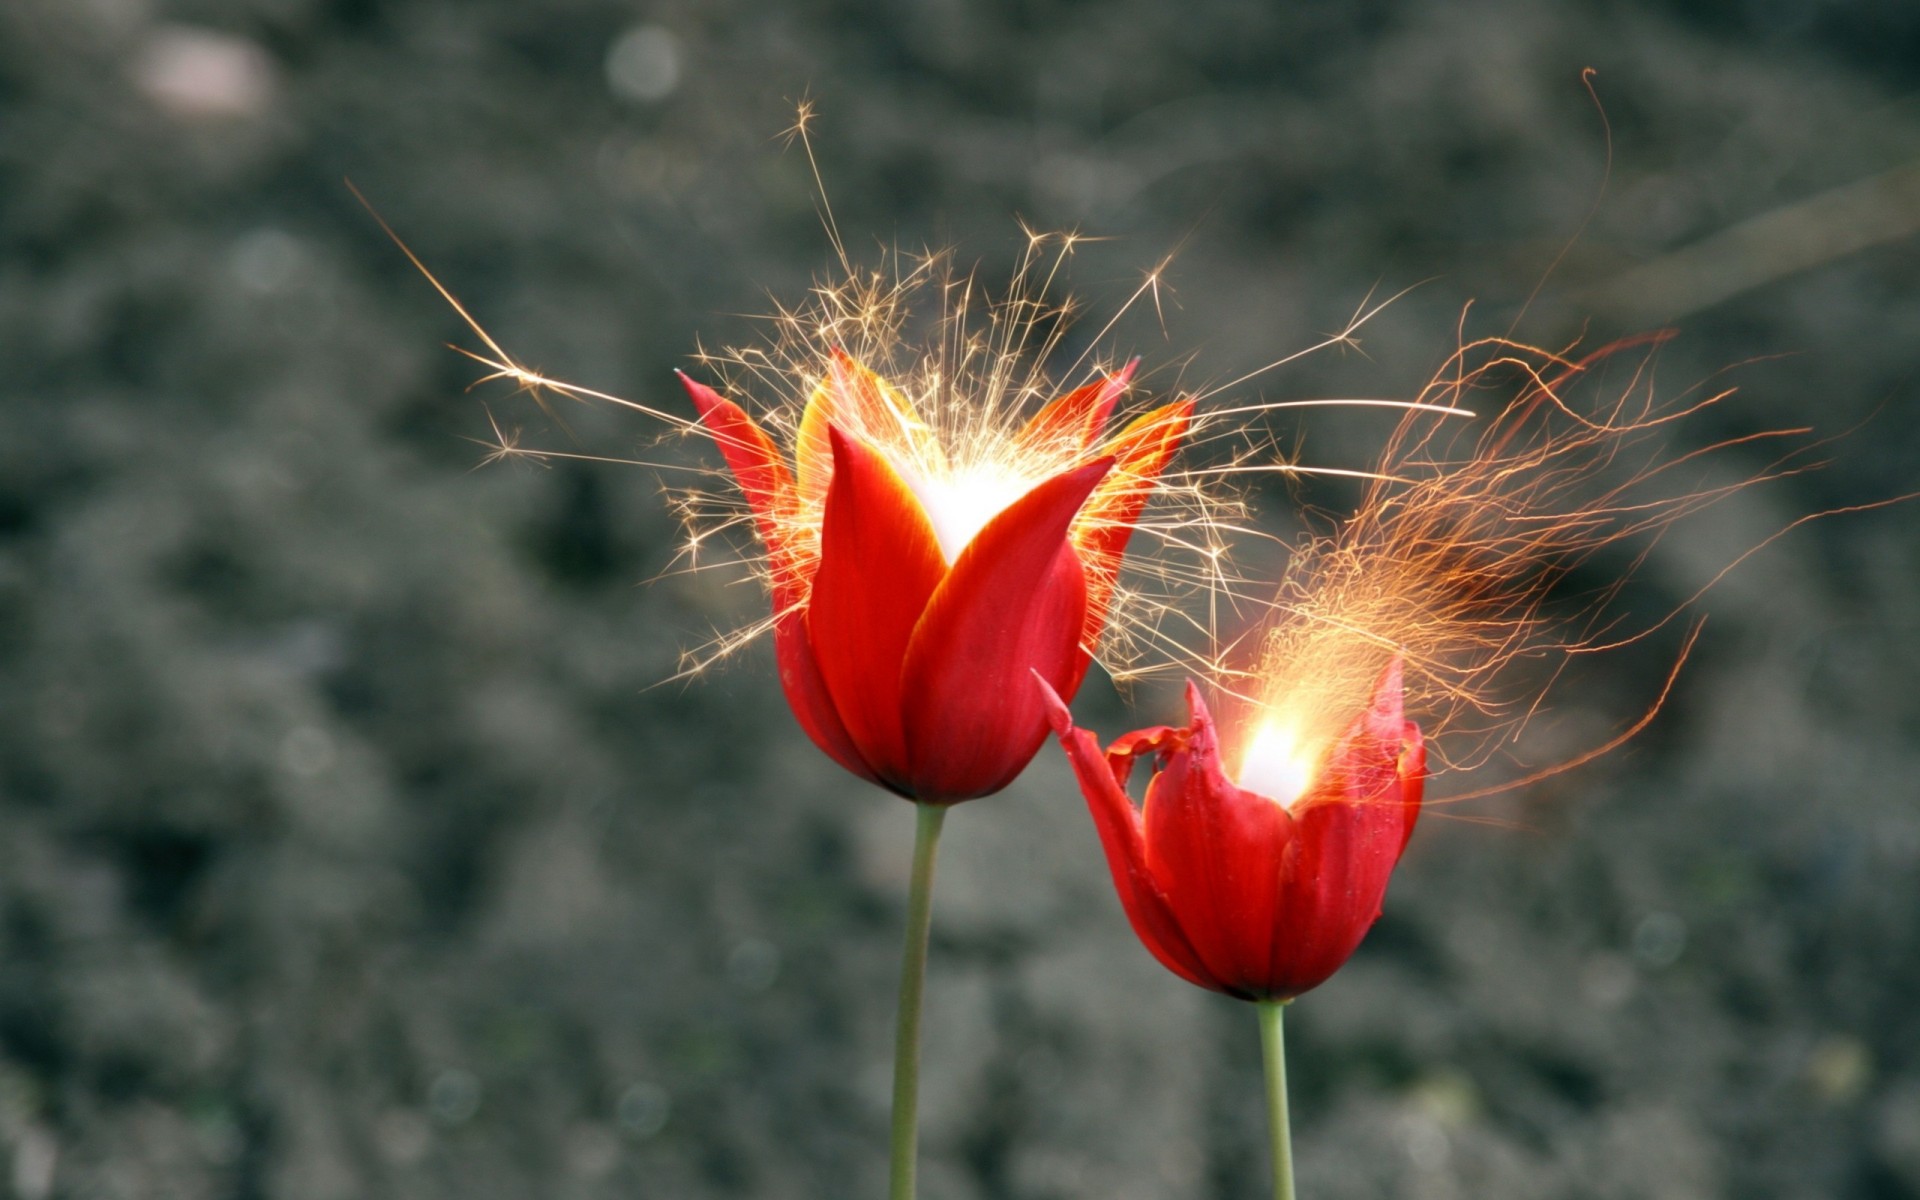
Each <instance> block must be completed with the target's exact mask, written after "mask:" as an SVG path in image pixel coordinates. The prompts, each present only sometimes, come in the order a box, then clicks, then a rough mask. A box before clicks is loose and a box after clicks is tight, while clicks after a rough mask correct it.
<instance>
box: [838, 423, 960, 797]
mask: <svg viewBox="0 0 1920 1200" xmlns="http://www.w3.org/2000/svg"><path fill="white" fill-rule="evenodd" d="M829 433H830V438H831V441H832V446H833V482H832V484H831V485H830V486H829V487H828V489H827V500H826V513H825V517H824V519H823V520H822V522H821V530H820V566H819V569H818V570H817V571H816V572H815V574H814V578H813V589H812V593H811V595H810V596H809V597H808V601H807V631H808V635H809V637H810V639H811V641H812V644H813V652H814V654H815V656H816V657H817V660H818V663H819V668H820V678H821V680H822V682H824V683H825V685H826V689H827V692H828V694H830V695H831V696H832V697H833V706H834V708H835V709H837V710H838V711H839V714H840V719H841V721H842V722H844V723H845V725H846V730H847V734H848V736H849V737H850V738H851V739H852V741H853V744H854V745H855V746H856V747H858V749H859V751H860V757H861V758H863V759H865V760H866V762H867V763H868V764H870V765H871V767H872V768H873V770H874V771H875V772H876V773H877V774H878V775H879V776H880V777H881V778H882V779H883V780H884V781H886V782H887V783H888V784H889V786H893V787H895V788H896V789H898V788H900V787H901V786H902V784H903V781H905V780H906V779H907V778H908V775H907V762H908V759H907V752H906V738H905V736H904V734H903V732H902V725H901V713H900V708H901V704H900V700H901V696H900V677H901V669H900V668H901V663H902V662H903V661H904V660H905V658H906V655H907V644H908V641H909V639H910V638H911V637H912V636H913V632H914V626H915V624H916V622H918V621H919V620H920V617H921V614H922V612H924V611H925V609H926V607H927V602H928V598H929V597H931V596H932V595H933V594H934V589H935V588H936V587H937V586H938V585H939V584H940V582H941V579H942V577H943V576H945V575H946V574H947V565H946V559H945V558H944V557H942V555H941V553H940V544H939V542H937V541H936V540H935V539H934V535H933V527H932V526H931V525H929V524H928V523H927V517H926V514H925V513H924V512H922V511H921V508H920V503H919V501H918V500H916V499H914V496H913V492H912V491H911V490H910V489H909V488H908V487H907V485H906V484H905V483H904V482H902V481H901V479H900V476H899V475H897V474H895V473H894V470H893V468H892V467H891V466H889V465H888V464H887V461H886V459H885V458H883V457H882V456H881V455H879V454H878V453H876V452H874V451H873V450H870V449H868V448H867V447H866V446H864V445H862V444H861V443H860V442H858V441H856V440H855V439H853V438H850V437H848V436H846V435H845V434H843V433H841V432H840V430H839V429H838V428H833V429H831V430H830V431H829Z"/></svg>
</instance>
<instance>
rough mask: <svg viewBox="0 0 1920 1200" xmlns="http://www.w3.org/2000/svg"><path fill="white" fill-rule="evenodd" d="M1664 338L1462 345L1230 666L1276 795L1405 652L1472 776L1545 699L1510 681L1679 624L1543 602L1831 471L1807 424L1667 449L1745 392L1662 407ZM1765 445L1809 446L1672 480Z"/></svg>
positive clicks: (1255, 768) (1224, 686)
mask: <svg viewBox="0 0 1920 1200" xmlns="http://www.w3.org/2000/svg"><path fill="white" fill-rule="evenodd" d="M1664 340H1665V335H1651V336H1648V337H1645V338H1641V339H1635V340H1631V341H1627V342H1622V343H1617V344H1614V345H1610V346H1607V347H1604V348H1602V349H1600V350H1597V351H1594V352H1592V353H1589V354H1586V355H1584V356H1581V357H1574V355H1573V352H1572V351H1571V350H1568V351H1561V352H1553V351H1547V350H1542V349H1538V348H1536V347H1530V346H1525V345H1521V344H1519V343H1516V342H1512V341H1510V340H1507V339H1499V338H1496V339H1486V340H1481V341H1475V342H1469V343H1464V344H1462V345H1461V347H1460V348H1459V349H1458V350H1457V351H1456V352H1455V354H1454V355H1453V356H1452V357H1451V358H1450V359H1449V360H1448V361H1447V363H1446V364H1445V366H1444V368H1443V369H1442V371H1441V372H1440V373H1439V374H1438V375H1437V376H1436V378H1435V380H1434V381H1433V382H1432V383H1431V384H1430V385H1429V386H1428V387H1427V389H1426V390H1425V392H1424V393H1423V394H1422V396H1421V398H1420V401H1421V406H1420V408H1419V409H1417V410H1415V411H1413V412H1410V413H1409V414H1408V416H1407V418H1406V419H1405V420H1404V421H1403V422H1402V424H1401V425H1400V427H1399V430H1398V431H1397V432H1396V434H1395V435H1394V437H1393V438H1392V439H1391V440H1390V442H1389V444H1388V446H1387V448H1386V450H1385V452H1384V453H1383V454H1382V456H1381V459H1380V462H1379V464H1378V468H1377V470H1376V471H1374V472H1373V473H1372V482H1370V483H1369V485H1368V487H1367V490H1366V492H1365V495H1364V497H1363V499H1362V501H1361V503H1360V505H1359V506H1358V508H1357V510H1356V511H1355V512H1354V514H1353V515H1352V516H1351V517H1349V518H1348V519H1346V520H1345V521H1344V522H1342V523H1341V524H1340V525H1339V526H1338V527H1337V528H1336V529H1334V530H1333V531H1331V532H1329V533H1326V534H1323V535H1320V536H1316V537H1311V538H1308V539H1307V540H1305V541H1304V542H1302V543H1301V544H1300V545H1298V546H1296V547H1295V548H1294V550H1293V554H1292V558H1291V560H1290V563H1289V565H1288V568H1287V570H1286V572H1285V574H1284V576H1283V578H1282V580H1281V583H1280V585H1279V588H1278V590H1277V594H1275V595H1274V596H1273V598H1272V601H1271V609H1270V611H1269V612H1268V614H1267V617H1266V618H1265V620H1264V622H1263V623H1262V624H1261V626H1260V629H1259V631H1258V633H1257V634H1256V635H1255V636H1253V637H1251V638H1249V639H1246V640H1245V641H1244V642H1243V643H1242V644H1241V646H1240V647H1239V648H1238V650H1237V652H1236V653H1234V654H1231V655H1227V656H1223V657H1224V658H1225V659H1226V660H1227V661H1224V662H1223V663H1222V664H1221V666H1220V668H1219V669H1218V670H1216V672H1215V674H1214V679H1215V681H1216V683H1217V684H1218V685H1219V686H1220V688H1221V690H1222V691H1223V692H1224V693H1226V694H1228V695H1229V696H1231V697H1232V700H1231V701H1230V703H1232V704H1235V705H1237V706H1238V709H1239V711H1238V712H1237V713H1236V715H1235V717H1234V719H1233V720H1231V721H1230V722H1227V723H1226V724H1227V725H1228V727H1229V728H1235V729H1239V730H1242V731H1244V734H1243V736H1244V738H1245V742H1244V744H1243V746H1242V748H1241V750H1240V754H1241V761H1242V762H1243V764H1244V765H1243V767H1242V772H1243V774H1258V775H1259V776H1260V778H1261V779H1262V780H1263V781H1264V786H1265V787H1267V788H1269V789H1272V790H1271V791H1270V792H1269V794H1273V795H1293V794H1297V792H1298V791H1299V783H1301V782H1304V781H1305V780H1306V779H1307V778H1308V777H1310V774H1311V764H1313V763H1314V762H1315V761H1317V759H1318V757H1319V756H1320V755H1321V754H1322V753H1323V752H1324V751H1325V749H1326V747H1327V746H1329V745H1330V744H1331V743H1332V742H1333V741H1334V740H1335V739H1336V738H1337V737H1338V736H1339V734H1340V728H1339V725H1340V723H1341V722H1344V721H1345V720H1347V719H1348V718H1349V716H1350V714H1352V713H1353V712H1355V711H1359V710H1360V709H1361V708H1362V707H1363V706H1364V704H1365V703H1366V701H1367V697H1368V695H1369V692H1370V689H1371V688H1372V686H1373V684H1374V680H1375V679H1376V678H1377V676H1378V674H1379V672H1380V670H1381V668H1382V666H1383V664H1385V663H1387V662H1388V661H1389V660H1391V659H1394V658H1396V657H1398V658H1400V659H1402V660H1404V662H1405V664H1406V670H1407V693H1408V697H1409V700H1408V704H1409V709H1410V711H1419V712H1421V714H1422V720H1423V724H1425V725H1427V727H1428V728H1429V730H1430V732H1431V734H1433V735H1435V736H1437V738H1438V740H1440V741H1441V744H1442V745H1448V744H1450V745H1451V750H1450V751H1448V752H1447V754H1445V755H1443V756H1441V758H1440V762H1441V765H1444V766H1451V767H1456V768H1457V767H1462V766H1471V765H1475V764H1477V763H1478V762H1480V761H1483V760H1484V759H1485V758H1486V757H1487V756H1488V755H1490V754H1491V753H1492V752H1493V751H1494V750H1495V749H1497V748H1498V747H1499V746H1500V745H1502V744H1504V743H1506V742H1509V741H1510V740H1511V739H1512V738H1513V737H1514V736H1516V735H1517V733H1518V732H1519V730H1520V729H1521V728H1522V727H1523V726H1524V724H1525V720H1526V718H1527V716H1528V715H1529V714H1530V713H1531V712H1532V711H1534V710H1535V708H1537V706H1538V704H1539V702H1540V699H1541V695H1540V694H1539V692H1538V691H1537V690H1536V691H1533V692H1529V691H1528V690H1527V689H1526V686H1525V685H1523V684H1521V683H1519V682H1518V680H1517V679H1516V678H1515V673H1514V672H1512V671H1511V670H1510V668H1512V667H1513V666H1514V665H1515V664H1516V663H1517V662H1518V661H1519V660H1522V659H1546V660H1553V659H1556V658H1558V659H1560V660H1561V661H1564V660H1565V658H1566V656H1569V655H1574V654H1580V653H1586V652H1591V651H1595V650H1600V649H1605V648H1609V647H1611V646H1616V645H1620V644H1623V643H1624V642H1626V641H1631V640H1635V639H1636V638H1638V637H1642V636H1645V634H1646V633H1647V632H1650V631H1651V629H1653V628H1658V627H1659V626H1660V625H1663V624H1665V623H1666V622H1667V621H1669V620H1671V619H1672V614H1671V613H1670V614H1667V615H1665V616H1663V617H1659V618H1656V619H1653V620H1650V621H1643V622H1642V623H1641V625H1640V627H1638V628H1637V629H1635V630H1626V629H1624V627H1623V625H1622V622H1623V621H1624V620H1625V619H1626V618H1625V615H1624V614H1621V613H1618V612H1614V611H1611V609H1610V605H1609V601H1610V600H1611V599H1612V598H1613V597H1614V596H1615V595H1616V594H1617V592H1618V588H1619V585H1618V584H1615V585H1614V586H1613V587H1610V588H1606V589H1603V590H1602V592H1601V593H1600V594H1599V595H1597V596H1589V597H1588V598H1587V600H1586V602H1585V604H1584V607H1580V608H1577V609H1576V611H1573V612H1571V613H1562V614H1560V615H1558V616H1557V617H1555V616H1552V615H1550V614H1548V613H1547V612H1546V611H1545V610H1544V609H1543V604H1544V602H1545V601H1546V599H1547V597H1548V594H1549V592H1550V591H1551V590H1552V589H1553V588H1554V585H1555V584H1556V582H1557V581H1558V580H1560V579H1561V578H1562V577H1564V576H1565V575H1566V573H1567V572H1568V571H1570V570H1571V569H1573V568H1574V567H1575V566H1577V565H1579V564H1581V563H1582V562H1585V561H1587V560H1588V559H1590V558H1592V557H1593V556H1594V555H1595V554H1597V553H1599V552H1601V551H1602V550H1604V549H1606V548H1608V547H1611V546H1616V545H1620V544H1622V543H1629V544H1635V545H1638V546H1640V547H1641V550H1640V552H1641V553H1644V546H1645V544H1646V543H1647V542H1648V540H1649V539H1651V538H1654V537H1657V536H1658V535H1659V534H1660V532H1661V531H1663V530H1664V529H1666V528H1667V527H1668V526H1670V525H1672V524H1673V523H1674V522H1676V521H1678V520H1681V519H1682V518H1684V517H1686V516H1688V515H1690V514H1692V513H1695V512H1698V511H1700V510H1701V509H1702V508H1705V507H1707V506H1708V505H1711V504H1713V503H1715V502H1717V501H1719V500H1722V499H1725V498H1726V497H1727V496H1730V495H1732V494H1734V493H1735V492H1737V491H1739V490H1741V489H1743V488H1745V487H1749V486H1752V485H1754V484H1758V483H1762V482H1766V481H1768V480H1773V479H1778V478H1782V477H1784V476H1787V475H1791V474H1794V473H1797V472H1798V471H1801V470H1805V469H1808V468H1809V467H1811V466H1813V465H1815V464H1814V463H1812V462H1810V461H1809V459H1808V454H1809V452H1810V451H1811V450H1812V449H1813V444H1809V443H1807V442H1806V441H1805V440H1804V435H1806V434H1807V433H1808V431H1807V430H1805V429H1794V430H1777V431H1769V432H1768V433H1767V434H1763V435H1747V436H1744V437H1734V438H1728V439H1725V440H1722V441H1719V442H1716V443H1713V444H1712V445H1709V446H1706V447H1703V448H1701V449H1698V450H1695V451H1692V452H1691V453H1688V454H1685V455H1680V456H1677V457H1676V456H1667V455H1665V454H1664V453H1663V450H1662V444H1661V441H1660V439H1659V437H1658V435H1659V434H1660V433H1662V432H1663V431H1664V430H1665V429H1666V428H1667V427H1669V426H1671V425H1673V424H1674V423H1675V422H1677V421H1680V420H1682V419H1684V418H1686V417H1689V416H1692V415H1695V414H1697V413H1700V412H1702V411H1704V410H1706V409H1709V408H1712V407H1714V406H1716V405H1718V404H1721V403H1723V402H1724V401H1726V400H1727V399H1728V398H1729V397H1730V396H1731V395H1732V393H1731V391H1722V392H1715V393H1710V394H1707V395H1704V396H1683V397H1681V398H1680V399H1678V400H1674V401H1662V400H1660V399H1659V398H1658V397H1657V395H1656V389H1655V388H1654V385H1653V383H1652V381H1651V357H1652V353H1653V351H1654V350H1655V349H1657V347H1658V345H1659V344H1660V343H1661V342H1662V341H1664ZM1635 351H1639V352H1641V353H1642V354H1643V355H1644V357H1643V358H1641V360H1640V361H1639V362H1638V363H1637V366H1636V369H1635V370H1634V371H1633V373H1632V378H1631V379H1630V380H1629V381H1628V382H1627V383H1626V384H1625V385H1624V386H1619V385H1615V387H1614V390H1612V391H1611V392H1605V393H1600V394H1601V395H1603V396H1606V397H1609V398H1606V399H1602V400H1600V401H1598V402H1587V403H1583V402H1582V401H1581V400H1580V399H1579V397H1580V396H1581V395H1583V394H1593V393H1594V392H1595V390H1596V389H1597V388H1598V386H1599V383H1598V380H1597V378H1596V369H1597V368H1598V367H1599V366H1600V365H1601V364H1603V363H1606V364H1615V363H1618V362H1620V361H1621V360H1622V359H1623V358H1628V357H1630V356H1631V354H1632V353H1633V352H1635ZM1500 387H1504V388H1506V389H1507V390H1509V391H1511V392H1513V393H1515V398H1514V399H1513V400H1512V401H1511V402H1509V403H1507V404H1506V405H1505V406H1504V407H1501V408H1500V409H1499V411H1498V412H1497V413H1496V415H1494V416H1493V417H1492V418H1491V419H1490V420H1489V421H1487V422H1486V423H1484V425H1483V426H1481V427H1480V428H1479V429H1478V430H1476V431H1475V432H1473V433H1472V434H1471V435H1469V434H1468V433H1466V432H1464V431H1461V432H1457V433H1443V432H1441V431H1439V430H1438V428H1437V426H1436V425H1435V424H1434V423H1433V422H1432V421H1431V420H1430V419H1429V417H1430V415H1431V414H1432V413H1435V412H1440V411H1446V410H1449V409H1454V408H1458V407H1460V406H1461V405H1462V402H1463V401H1464V400H1465V399H1466V397H1467V395H1468V394H1469V393H1479V394H1482V395H1484V393H1486V392H1487V391H1489V390H1492V389H1494V388H1500ZM1762 438H1787V439H1793V438H1799V439H1800V440H1799V441H1798V442H1796V443H1794V444H1793V445H1792V446H1790V448H1788V449H1787V450H1785V451H1784V452H1783V453H1781V454H1779V455H1778V456H1777V457H1775V458H1774V459H1773V461H1772V462H1770V463H1767V464H1765V465H1763V466H1761V467H1759V468H1758V469H1754V470H1750V471H1748V472H1747V473H1746V474H1744V475H1741V476H1739V477H1737V478H1736V479H1735V480H1734V481H1733V482H1731V483H1727V484H1723V485H1721V486H1718V487H1715V488H1711V489H1708V490H1704V491H1695V490H1688V489H1687V488H1686V486H1685V485H1684V484H1681V483H1676V482H1674V480H1675V477H1676V475H1677V471H1676V468H1678V467H1681V466H1683V465H1684V464H1686V463H1688V462H1691V461H1694V460H1697V459H1700V458H1702V457H1708V456H1719V455H1721V454H1722V453H1723V452H1725V451H1728V450H1731V449H1733V448H1734V447H1737V446H1743V445H1751V444H1753V443H1755V442H1757V441H1759V440H1761V439H1762ZM1681 607H1684V605H1683V606H1681ZM1676 611H1677V610H1676ZM1689 644H1690V643H1689ZM1663 698H1664V693H1663ZM1656 706H1657V705H1656ZM1636 728H1637V726H1636ZM1301 764H1308V766H1307V767H1304V768H1303V767H1302V765H1301ZM1243 783H1244V781H1243ZM1247 786H1251V785H1247Z"/></svg>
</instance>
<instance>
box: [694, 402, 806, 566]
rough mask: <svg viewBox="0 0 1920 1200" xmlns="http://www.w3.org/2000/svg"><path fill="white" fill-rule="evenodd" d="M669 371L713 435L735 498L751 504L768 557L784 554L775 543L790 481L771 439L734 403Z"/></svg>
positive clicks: (780, 531) (778, 542) (778, 541)
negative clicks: (729, 474)
mask: <svg viewBox="0 0 1920 1200" xmlns="http://www.w3.org/2000/svg"><path fill="white" fill-rule="evenodd" d="M674 373H675V374H676V375H680V382H681V383H682V384H684V385H686V389H687V394H688V395H689V396H691V397H693V407H694V409H695V410H696V411H698V412H699V414H700V423H701V424H702V425H705V426H706V427H707V431H708V432H709V433H711V434H712V435H713V441H714V444H715V445H716V446H719V447H720V453H721V455H722V456H723V457H724V458H725V459H726V460H727V469H728V470H730V471H732V472H733V478H734V480H735V482H737V483H738V484H739V485H740V492H741V494H742V495H744V496H745V497H746V498H747V503H748V504H749V505H750V506H752V508H753V517H754V524H755V527H756V528H757V529H758V530H759V531H760V541H761V543H762V544H763V545H765V546H766V548H767V553H768V554H770V555H779V554H781V553H782V552H783V550H784V547H783V546H782V545H781V543H782V542H783V541H784V540H785V538H784V536H783V533H784V529H783V526H782V525H781V520H782V519H783V518H784V517H785V516H786V515H787V513H788V511H789V507H790V505H791V503H792V499H793V477H792V476H791V475H790V474H789V473H788V472H787V464H786V460H785V459H783V458H782V457H781V456H780V451H779V450H777V449H776V448H775V447H774V444H773V441H772V439H770V438H768V437H767V435H766V432H765V431H764V430H762V429H761V428H760V426H759V425H758V424H756V423H755V422H754V419H753V418H752V417H750V416H748V415H747V414H746V412H745V411H744V410H743V409H741V407H740V406H739V405H738V404H735V403H734V402H733V401H731V400H728V399H726V398H725V397H723V396H721V395H720V393H718V392H716V391H714V390H713V389H712V388H710V387H708V386H707V385H706V384H704V383H696V382H694V381H693V380H692V379H689V378H687V376H686V375H684V374H681V373H680V372H678V371H676V372H674Z"/></svg>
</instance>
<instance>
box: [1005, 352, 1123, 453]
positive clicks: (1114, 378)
mask: <svg viewBox="0 0 1920 1200" xmlns="http://www.w3.org/2000/svg"><path fill="white" fill-rule="evenodd" d="M1139 365H1140V360H1139V359H1137V358H1136V359H1134V360H1133V361H1132V362H1130V363H1128V364H1127V365H1126V366H1124V367H1122V368H1120V369H1119V370H1118V371H1115V372H1114V373H1113V374H1111V375H1108V376H1105V377H1104V378H1101V379H1098V380H1095V381H1094V382H1092V383H1089V384H1086V385H1085V386H1083V387H1077V388H1075V389H1073V390H1072V391H1071V392H1068V393H1067V394H1066V395H1064V396H1058V397H1055V398H1054V399H1052V400H1050V401H1048V402H1047V405H1046V407H1044V408H1042V409H1041V410H1040V411H1039V412H1037V413H1035V414H1033V417H1032V418H1031V419H1030V420H1028V421H1027V423H1026V424H1025V425H1024V426H1022V427H1021V429H1020V433H1019V436H1018V439H1017V444H1018V446H1019V448H1020V450H1021V452H1022V453H1034V452H1036V451H1038V452H1045V451H1047V450H1050V449H1057V448H1059V447H1061V446H1063V445H1065V446H1071V447H1073V448H1074V449H1075V450H1076V451H1078V450H1085V449H1086V448H1087V447H1089V446H1091V445H1093V439H1094V438H1096V437H1099V436H1100V430H1101V429H1102V428H1103V427H1104V426H1105V425H1106V423H1107V418H1108V417H1109V416H1112V415H1113V406H1114V405H1115V404H1116V403H1118V402H1119V400H1120V397H1121V396H1122V395H1124V394H1125V393H1126V390H1127V384H1128V383H1129V382H1130V381H1131V380H1132V379H1133V371H1134V368H1135V367H1138V366H1139Z"/></svg>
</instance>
